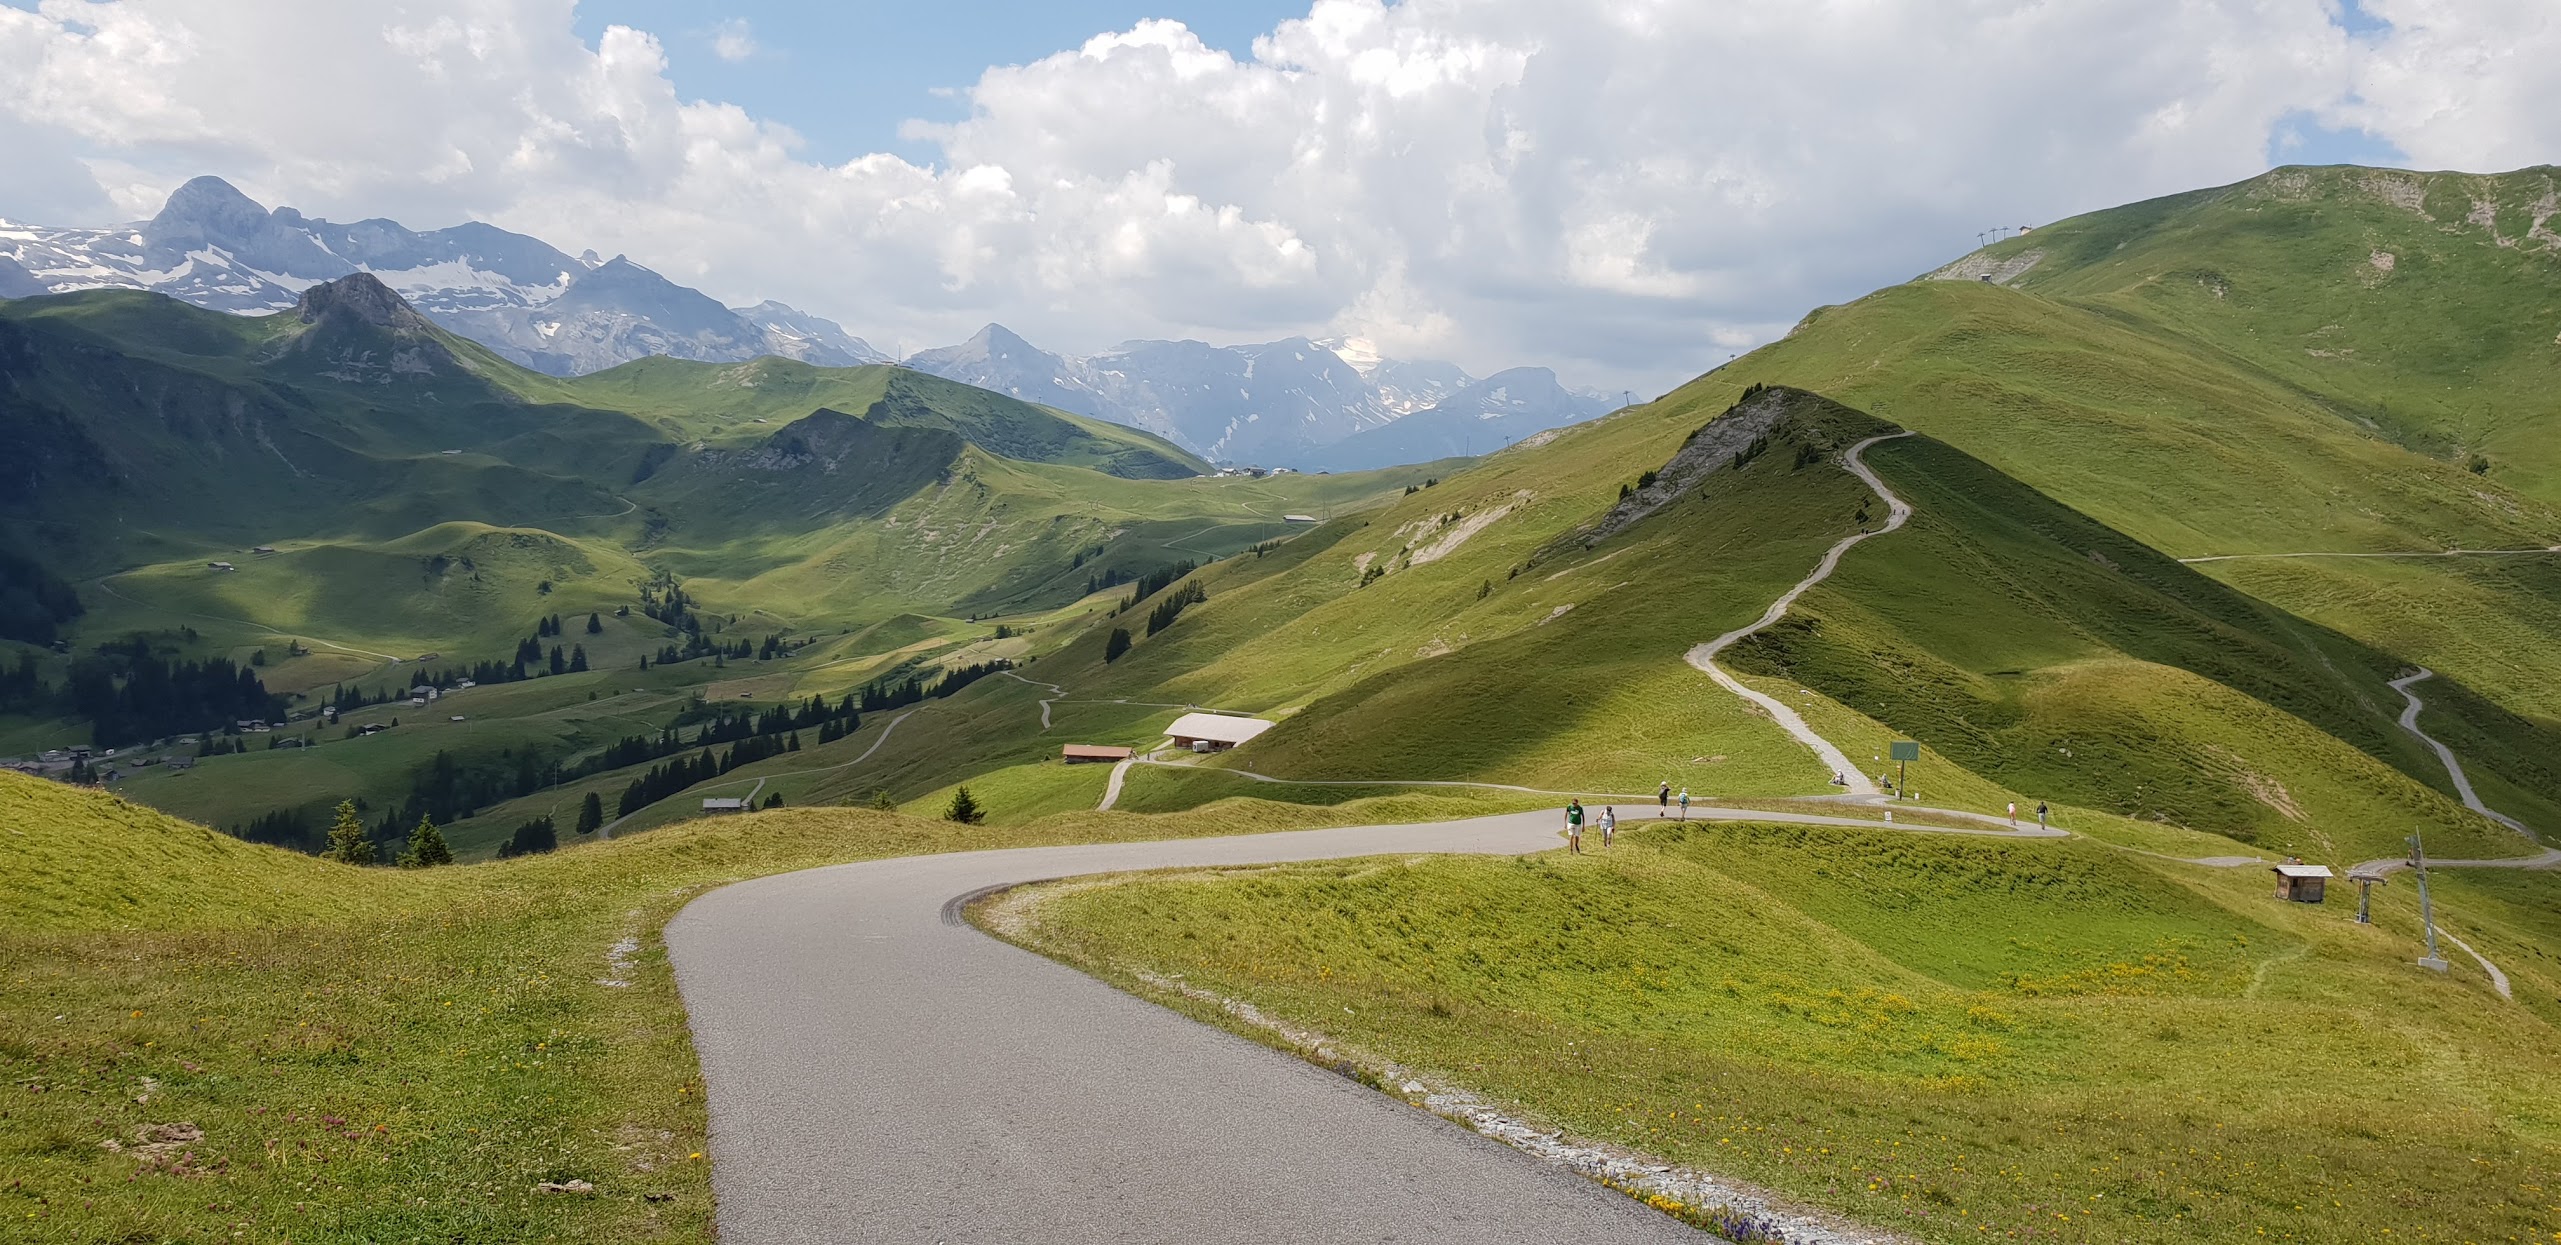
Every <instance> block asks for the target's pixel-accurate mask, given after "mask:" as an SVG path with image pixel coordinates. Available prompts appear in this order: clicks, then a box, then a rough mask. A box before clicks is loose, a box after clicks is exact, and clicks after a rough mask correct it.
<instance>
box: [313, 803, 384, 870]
mask: <svg viewBox="0 0 2561 1245" xmlns="http://www.w3.org/2000/svg"><path fill="white" fill-rule="evenodd" d="M321 854H322V855H324V856H327V857H328V858H329V859H331V860H334V861H337V862H338V863H340V864H342V865H369V864H372V863H373V862H374V851H373V840H371V839H368V838H366V837H365V823H364V822H362V821H359V820H357V818H356V802H355V801H354V800H340V801H338V819H337V820H336V821H333V822H331V823H330V824H329V850H328V851H326V852H323V853H321Z"/></svg>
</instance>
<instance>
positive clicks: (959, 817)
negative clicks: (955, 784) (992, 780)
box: [943, 787, 987, 826]
mask: <svg viewBox="0 0 2561 1245" xmlns="http://www.w3.org/2000/svg"><path fill="white" fill-rule="evenodd" d="M943 820H945V821H956V822H959V823H960V824H962V825H964V826H974V825H977V824H978V823H980V822H982V821H985V820H987V810H986V809H983V808H980V807H979V806H978V801H977V799H976V798H974V797H972V796H971V795H970V794H969V788H967V787H960V788H958V789H956V790H954V791H953V792H952V793H951V807H949V808H946V809H944V810H943Z"/></svg>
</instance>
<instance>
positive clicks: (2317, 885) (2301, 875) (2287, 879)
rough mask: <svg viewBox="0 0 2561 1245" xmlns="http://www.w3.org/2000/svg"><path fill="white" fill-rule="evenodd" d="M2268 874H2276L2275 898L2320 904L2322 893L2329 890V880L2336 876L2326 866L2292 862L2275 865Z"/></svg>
mask: <svg viewBox="0 0 2561 1245" xmlns="http://www.w3.org/2000/svg"><path fill="white" fill-rule="evenodd" d="M2269 872H2271V873H2274V874H2276V897H2277V898H2279V899H2287V900H2292V901H2293V902H2295V903H2319V902H2321V898H2322V894H2323V892H2325V891H2326V890H2327V889H2328V888H2329V882H2330V879H2331V878H2333V877H2335V876H2337V875H2336V874H2333V873H2331V872H2330V866H2328V865H2307V864H2301V863H2298V862H2294V861H2288V862H2287V863H2285V864H2281V865H2277V866H2275V867H2273V868H2272V869H2270V870H2269Z"/></svg>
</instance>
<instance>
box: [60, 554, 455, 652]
mask: <svg viewBox="0 0 2561 1245" xmlns="http://www.w3.org/2000/svg"><path fill="white" fill-rule="evenodd" d="M114 578H115V576H113V575H106V576H101V577H100V578H99V579H98V580H96V581H95V582H94V583H92V584H91V585H90V586H91V587H94V588H96V589H97V590H98V591H100V592H103V593H106V594H107V595H108V596H111V597H114V598H115V599H117V600H119V601H122V602H124V603H125V604H127V605H139V606H141V607H142V608H144V609H147V610H156V611H158V612H160V613H163V614H170V615H174V616H176V617H179V618H193V619H195V620H197V621H198V622H216V623H231V624H233V625H236V626H241V627H250V628H254V629H256V630H258V631H263V632H265V633H266V634H268V635H272V636H280V637H282V638H284V639H288V640H309V641H311V642H312V643H314V644H317V645H319V646H320V647H322V648H334V649H336V650H338V651H339V652H341V653H353V654H355V655H356V656H358V657H370V658H373V659H374V660H375V661H379V662H384V663H389V664H397V663H399V662H402V661H405V660H407V659H406V658H402V657H395V656H393V655H391V654H389V653H377V652H375V651H373V650H372V649H368V648H357V647H355V646H354V645H351V644H340V643H338V642H337V641H335V640H324V639H321V638H320V637H319V636H316V635H305V634H303V633H302V632H299V631H279V630H277V629H276V628H274V627H270V626H268V625H267V624H265V623H262V622H254V621H252V620H250V619H246V618H232V617H229V616H227V615H223V614H198V613H193V612H191V611H188V610H179V609H171V608H169V607H168V606H165V605H153V604H152V603H151V602H149V601H143V600H137V599H135V598H133V597H129V596H126V595H125V594H123V593H121V592H118V591H116V590H115V586H114V585H112V584H110V583H108V582H107V581H108V580H111V579H114Z"/></svg>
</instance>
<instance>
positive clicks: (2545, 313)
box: [1952, 166, 2561, 501]
mask: <svg viewBox="0 0 2561 1245" xmlns="http://www.w3.org/2000/svg"><path fill="white" fill-rule="evenodd" d="M2556 216H2561V169H2555V168H2552V167H2549V166H2546V167H2541V168H2529V169H2522V170H2519V171H2517V172H2513V173H2505V174H2497V175H2489V176H2482V175H2474V174H2465V173H2411V172H2403V171H2400V170H2391V169H2365V168H2353V167H2330V168H2285V169H2278V170H2276V171H2274V172H2271V173H2267V174H2264V175H2262V176H2259V177H2255V178H2252V179H2250V180H2249V181H2246V182H2242V183H2240V184H2238V185H2233V186H2225V187H2221V188H2219V189H2214V190H2203V191H2196V192H2193V193H2190V194H2183V195H2173V196H2170V197H2168V198H2163V199H2155V200H2151V201H2148V202H2144V203H2137V204H2132V205H2130V206H2127V207H2122V208H2116V209H2112V210H2109V211H2105V212H2096V213H2092V214H2090V215H2087V216H2080V217H2075V218H2073V219H2071V220H2067V221H2062V222H2060V223H2058V224H2055V225H2050V226H2047V227H2045V228H2042V229H2039V230H2037V231H2035V232H2034V233H2032V234H2029V235H2026V236H2023V237H2019V238H2014V239H2011V240H2008V241H2005V242H2002V243H1999V244H1998V245H1995V246H1993V247H1990V248H1987V249H1986V250H1985V251H1983V252H1981V253H1979V254H1978V255H1976V256H1970V257H1968V259H1967V260H1966V261H1963V263H1964V267H1961V268H1960V269H1959V270H1958V274H1952V275H1961V274H1963V273H1965V272H1967V271H1970V270H1972V269H1979V268H1990V269H1992V270H1993V271H1994V272H1996V273H2006V272H2009V271H2010V270H2013V269H2021V268H2022V266H2023V270H2020V271H2017V272H2016V273H2015V275H2011V276H2009V277H2008V278H2007V279H2008V283H2009V284H2011V285H2013V286H2015V287H2016V288H2019V289H2022V290H2027V291H2031V292H2033V293H2035V294H2038V295H2039V296H2042V297H2045V298H2049V299H2054V300H2056V301H2060V302H2067V303H2071V304H2075V305H2079V306H2086V307H2090V308H2092V309H2094V310H2099V311H2102V312H2104V313H2107V314H2109V315H2111V316H2114V317H2116V318H2118V319H2120V320H2121V321H2123V322H2126V323H2128V324H2130V325H2133V326H2136V327H2138V328H2139V329H2140V330H2141V331H2143V332H2145V333H2146V334H2147V335H2150V336H2154V337H2156V338H2159V339H2161V340H2164V341H2167V342H2172V343H2176V344H2178V345H2180V346H2182V347H2184V348H2188V349H2199V350H2210V351H2211V352H2213V353H2216V354H2219V355H2222V356H2224V357H2225V358H2228V359H2231V360H2233V361H2235V362H2237V363H2241V364H2243V365H2245V366H2247V367H2248V368H2250V369H2251V370H2253V371H2256V372H2258V373H2260V374H2262V375H2264V376H2266V377H2267V378H2269V379H2270V380H2272V381H2275V382H2276V383H2279V384H2282V385H2285V386H2287V387H2290V388H2293V389H2295V390H2297V391H2299V392H2301V393H2303V394H2305V395H2307V396H2309V397H2311V398H2313V399H2314V400H2316V401H2318V402H2320V403H2321V404H2323V405H2324V406H2326V407H2327V408H2328V409H2329V410H2330V411H2331V412H2332V413H2333V414H2334V415H2335V416H2336V417H2337V418H2339V419H2341V420H2342V421H2344V422H2346V423H2348V424H2350V425H2351V426H2356V427H2360V428H2364V429H2368V430H2371V431H2373V432H2375V433H2378V434H2380V435H2382V436H2385V437H2388V438H2390V439H2392V440H2395V441H2398V442H2400V443H2402V444H2405V445H2408V446H2410V447H2412V448H2414V449H2417V450H2419V451H2421V452H2423V453H2428V454H2431V455H2434V456H2437V457H2440V458H2445V459H2448V460H2450V461H2455V462H2458V463H2466V464H2469V463H2472V462H2473V461H2475V459H2474V456H2476V455H2477V456H2479V460H2480V461H2479V465H2480V466H2481V467H2482V468H2483V469H2484V470H2485V471H2486V472H2487V473H2488V474H2489V475H2490V476H2492V477H2493V478H2496V479H2498V480H2500V481H2502V482H2503V483H2506V484H2508V485H2510V486H2511V487H2513V488H2516V489H2518V490H2519V491H2521V492H2525V493H2527V494H2530V495H2533V496H2536V497H2539V498H2542V499H2544V500H2546V501H2561V450H2557V449H2556V448H2555V445H2554V439H2553V437H2552V436H2551V429H2552V427H2553V424H2554V421H2555V419H2556V418H2561V396H2556V395H2561V304H2556V303H2554V302H2553V300H2552V297H2551V296H2552V292H2553V290H2554V288H2555V286H2556V285H2561V232H2556V229H2555V226H2554V223H2553V222H2554V218H2555V217H2556Z"/></svg>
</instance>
